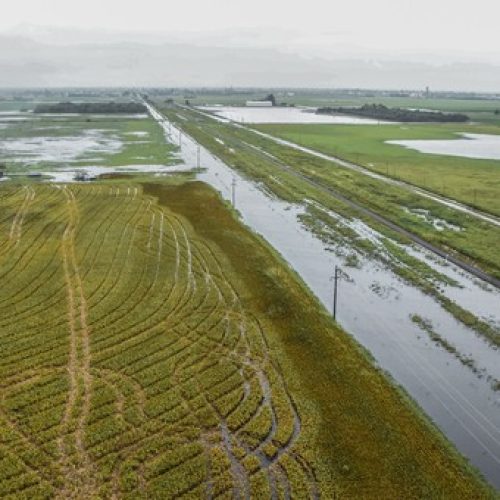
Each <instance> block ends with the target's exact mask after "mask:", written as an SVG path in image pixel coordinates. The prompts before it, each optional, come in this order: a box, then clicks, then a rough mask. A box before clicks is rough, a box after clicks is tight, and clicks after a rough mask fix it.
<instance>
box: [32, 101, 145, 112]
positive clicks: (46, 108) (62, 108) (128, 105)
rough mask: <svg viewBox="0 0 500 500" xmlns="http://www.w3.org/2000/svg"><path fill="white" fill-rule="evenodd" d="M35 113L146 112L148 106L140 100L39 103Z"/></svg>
mask: <svg viewBox="0 0 500 500" xmlns="http://www.w3.org/2000/svg"><path fill="white" fill-rule="evenodd" d="M34 112H35V113H84V114H87V113H93V114H94V113H95V114H98V113H106V114H112V113H146V112H147V110H146V106H144V104H140V103H138V102H78V103H75V102H59V103H49V104H39V105H38V106H36V107H35V109H34Z"/></svg>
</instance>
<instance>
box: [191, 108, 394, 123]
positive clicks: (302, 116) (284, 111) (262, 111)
mask: <svg viewBox="0 0 500 500" xmlns="http://www.w3.org/2000/svg"><path fill="white" fill-rule="evenodd" d="M199 109H200V110H202V111H211V112H213V113H215V114H216V115H218V116H220V117H222V118H225V119H227V120H231V121H235V122H239V123H336V124H339V125H349V124H351V125H352V124H354V125H374V124H378V123H380V124H386V123H391V122H379V121H377V120H372V119H370V118H361V117H356V116H347V115H317V114H316V113H315V111H316V108H301V107H293V108H281V107H269V108H245V107H233V106H200V107H199Z"/></svg>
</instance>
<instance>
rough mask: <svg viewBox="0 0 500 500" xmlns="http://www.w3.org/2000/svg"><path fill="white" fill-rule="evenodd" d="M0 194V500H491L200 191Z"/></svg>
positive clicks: (257, 244)
mask: <svg viewBox="0 0 500 500" xmlns="http://www.w3.org/2000/svg"><path fill="white" fill-rule="evenodd" d="M176 182H179V179H177V180H176ZM1 190H2V196H1V197H0V205H1V208H2V211H1V212H2V217H1V219H0V234H1V235H2V242H3V244H2V247H1V248H0V273H1V275H2V290H1V293H0V309H1V311H2V315H1V318H2V320H1V322H0V340H1V341H2V346H3V347H2V357H1V360H0V387H1V391H2V399H1V403H0V442H1V444H2V449H1V464H2V466H1V467H0V494H1V495H2V496H5V497H7V496H8V495H11V496H12V497H15V498H49V497H54V496H57V495H59V496H62V497H69V496H72V495H73V496H76V497H78V498H91V497H92V498H98V497H106V498H109V497H111V496H114V497H117V498H173V497H177V496H180V495H184V497H185V498H202V497H205V496H208V495H213V496H217V495H220V496H221V497H223V498H230V497H233V496H234V495H238V494H243V493H247V492H248V494H250V495H251V496H252V497H253V498H268V497H270V495H271V493H272V491H274V492H275V493H276V494H277V495H278V496H279V497H281V496H283V495H284V494H285V493H286V492H288V493H290V494H291V495H292V497H294V498H308V497H311V496H313V495H314V494H316V493H318V494H321V496H322V497H324V498H333V497H334V496H335V495H338V496H339V497H345V498H363V497H366V498H373V497H384V498H401V497H402V496H404V497H405V498H422V497H426V498H443V497H445V498H460V497H464V498H493V497H494V494H493V492H492V491H491V490H489V489H488V488H487V487H486V486H485V485H484V484H483V483H482V482H481V481H480V480H479V479H478V478H477V477H476V475H475V474H474V473H472V472H471V471H470V470H469V469H468V467H467V465H466V464H465V462H464V460H463V459H462V458H461V457H460V456H458V454H457V453H456V452H455V451H454V450H453V449H452V448H451V447H450V445H449V444H448V443H447V442H446V441H445V440H444V439H443V438H442V437H441V435H440V434H439V433H438V431H437V430H436V429H435V428H434V427H433V426H432V425H431V424H430V423H429V422H428V421H427V420H426V419H425V418H424V417H423V416H422V415H421V414H419V412H418V411H417V410H416V409H415V408H414V406H413V405H412V403H411V402H410V401H408V400H407V398H406V397H405V396H404V395H403V394H402V393H401V392H400V391H398V390H397V389H396V388H395V387H394V386H392V385H391V384H390V383H389V382H388V380H387V379H386V377H385V376H384V375H383V374H382V373H380V372H379V371H377V370H376V369H375V368H374V367H373V365H372V364H371V362H370V360H369V359H368V358H367V356H366V354H365V353H364V352H363V351H361V349H360V348H359V347H358V346H357V344H356V343H355V342H354V341H353V339H352V338H351V337H350V336H349V335H347V334H345V333H344V332H342V331H340V330H339V329H338V328H336V326H335V325H334V324H333V323H332V321H331V319H330V318H329V316H328V315H327V314H326V312H325V311H324V310H323V308H322V307H321V306H320V305H319V304H318V302H317V301H316V300H315V299H314V298H313V297H312V295H311V294H310V293H308V291H307V290H305V288H304V285H303V284H301V283H300V282H299V281H298V280H297V278H296V276H295V275H294V274H293V273H292V272H291V271H290V270H289V269H288V268H287V267H286V266H284V265H283V263H282V262H281V261H280V260H278V258H277V257H276V255H275V254H274V253H273V252H272V251H271V250H270V249H269V247H268V246H267V244H265V243H264V242H263V241H262V240H261V239H260V238H259V237H257V236H255V235H253V234H251V233H250V232H248V230H246V229H245V228H244V227H243V226H242V225H241V224H240V223H239V222H238V221H237V220H236V219H235V218H234V216H233V214H232V213H231V212H230V211H229V210H228V209H227V208H226V206H225V205H224V204H223V202H222V201H221V200H220V198H219V197H218V195H217V194H216V193H215V192H214V191H213V190H211V189H210V188H209V187H208V186H206V185H204V184H201V183H199V182H196V183H188V184H181V185H177V186H171V185H163V186H162V185H158V184H145V185H144V186H143V187H142V186H141V185H137V184H135V183H131V184H129V185H127V184H126V181H125V179H120V180H119V181H118V182H117V183H114V182H112V181H106V182H104V183H96V184H94V185H81V186H71V187H64V188H56V187H54V186H48V185H44V186H40V185H38V186H26V187H23V186H15V185H10V186H3V187H1ZM143 190H144V193H143ZM155 198H157V199H158V200H159V203H157V202H156V201H155Z"/></svg>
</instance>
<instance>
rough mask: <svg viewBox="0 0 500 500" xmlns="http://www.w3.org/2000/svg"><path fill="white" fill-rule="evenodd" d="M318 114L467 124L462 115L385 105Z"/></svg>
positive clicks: (367, 105) (346, 108)
mask: <svg viewBox="0 0 500 500" xmlns="http://www.w3.org/2000/svg"><path fill="white" fill-rule="evenodd" d="M316 113H318V114H326V115H329V114H337V113H342V114H345V115H354V116H362V117H365V118H374V119H376V120H388V121H396V122H466V121H468V120H469V117H468V116H467V115H464V114H461V113H442V112H441V111H423V110H419V109H415V110H412V109H404V108H388V107H387V106H384V105H383V104H365V105H363V106H361V107H360V108H348V107H340V108H330V107H326V108H318V110H317V111H316Z"/></svg>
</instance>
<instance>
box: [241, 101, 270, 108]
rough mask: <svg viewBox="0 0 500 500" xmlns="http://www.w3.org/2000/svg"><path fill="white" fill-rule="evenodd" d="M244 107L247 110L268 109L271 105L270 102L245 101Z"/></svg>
mask: <svg viewBox="0 0 500 500" xmlns="http://www.w3.org/2000/svg"><path fill="white" fill-rule="evenodd" d="M246 105H247V107H249V108H270V107H271V106H272V105H273V103H272V102H271V101H247V103H246Z"/></svg>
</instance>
